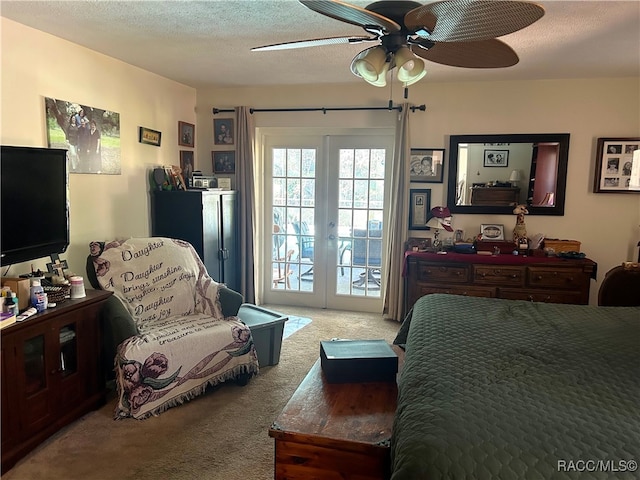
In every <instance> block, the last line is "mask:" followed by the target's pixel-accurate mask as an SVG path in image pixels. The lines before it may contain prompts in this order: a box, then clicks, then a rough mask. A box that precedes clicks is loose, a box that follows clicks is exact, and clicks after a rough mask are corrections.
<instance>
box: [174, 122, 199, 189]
mask: <svg viewBox="0 0 640 480" xmlns="http://www.w3.org/2000/svg"><path fill="white" fill-rule="evenodd" d="M195 142H196V126H195V125H194V124H193V123H188V122H182V121H179V122H178V145H180V146H181V147H188V148H194V147H195ZM195 163H196V162H195V152H194V151H193V150H180V172H181V174H182V178H184V181H185V183H186V185H187V188H191V187H193V172H195Z"/></svg>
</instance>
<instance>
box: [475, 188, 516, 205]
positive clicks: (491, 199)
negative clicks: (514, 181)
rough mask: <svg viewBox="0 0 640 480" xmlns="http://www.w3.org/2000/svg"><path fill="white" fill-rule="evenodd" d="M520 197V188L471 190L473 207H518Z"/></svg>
mask: <svg viewBox="0 0 640 480" xmlns="http://www.w3.org/2000/svg"><path fill="white" fill-rule="evenodd" d="M519 197H520V188H518V187H473V188H471V205H491V206H494V205H507V206H509V205H517V204H518V203H519V201H518V198H519Z"/></svg>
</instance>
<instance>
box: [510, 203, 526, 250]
mask: <svg viewBox="0 0 640 480" xmlns="http://www.w3.org/2000/svg"><path fill="white" fill-rule="evenodd" d="M528 213H529V210H527V206H526V205H517V206H516V208H514V209H513V214H514V215H517V217H516V226H515V227H514V228H513V242H514V243H515V244H516V247H517V248H518V251H524V252H526V251H527V250H528V248H529V239H528V238H527V225H526V224H525V223H524V216H525V215H526V214H528Z"/></svg>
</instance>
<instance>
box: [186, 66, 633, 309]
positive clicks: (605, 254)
mask: <svg viewBox="0 0 640 480" xmlns="http://www.w3.org/2000/svg"><path fill="white" fill-rule="evenodd" d="M345 68H346V67H345ZM394 90H395V95H394V102H395V103H402V102H403V98H402V91H401V89H400V88H398V87H397V86H396V87H395V88H394ZM388 99H389V89H388V88H375V87H371V86H369V85H367V84H365V83H364V82H363V83H361V84H353V85H346V86H345V85H326V86H297V87H290V86H287V87H279V88H276V87H274V88H262V89H258V88H233V89H210V90H198V99H197V107H196V109H197V112H198V119H197V121H198V127H197V128H198V135H199V138H200V141H199V142H198V151H197V156H198V157H199V158H210V156H211V150H212V149H214V148H215V147H212V146H213V138H212V135H213V134H212V129H211V124H212V120H213V118H218V117H217V116H214V115H213V114H212V108H213V107H216V108H232V107H233V106H235V105H246V106H250V107H254V108H283V107H334V106H384V105H387V103H388ZM409 101H410V102H411V103H413V104H415V105H420V104H423V103H424V104H426V107H427V110H426V112H416V113H413V114H411V120H410V121H411V145H412V146H414V147H423V148H446V149H447V150H448V147H449V145H448V141H449V135H454V134H481V133H565V132H567V133H570V134H571V143H570V148H569V166H568V181H567V200H566V207H565V215H564V216H562V217H551V216H529V217H527V219H526V223H527V230H528V232H530V233H531V234H535V233H538V232H542V233H544V234H545V235H547V236H549V237H554V238H566V239H575V240H579V241H581V242H582V251H583V252H585V253H586V254H587V255H588V256H589V257H590V258H592V259H593V260H595V261H596V262H597V263H598V281H600V280H601V279H602V277H603V275H604V273H606V271H607V270H609V269H610V268H612V267H613V266H615V265H617V264H619V263H620V262H622V261H624V260H635V259H636V258H637V255H638V248H637V246H636V245H637V243H638V241H640V228H639V227H640V195H638V194H595V193H592V184H593V171H594V168H595V166H594V165H595V150H596V140H597V138H598V137H637V136H640V79H638V78H628V79H608V78H603V79H596V80H549V81H527V82H476V83H446V84H445V83H431V82H429V77H428V74H427V77H426V78H425V79H423V80H422V81H421V82H419V83H417V84H415V85H412V86H411V87H410V91H409ZM222 115H223V114H220V115H219V116H222ZM227 115H228V114H227ZM255 122H256V125H257V126H258V127H272V126H279V127H327V126H331V127H353V126H358V127H379V126H391V125H393V122H394V114H393V113H388V112H328V113H327V114H323V113H321V112H291V113H256V114H255ZM448 153H449V152H448V151H447V154H448ZM209 163H210V162H209ZM207 167H208V168H209V170H208V171H209V172H210V171H211V170H210V168H211V167H210V166H209V165H207V164H203V165H201V168H203V169H205V170H206V168H207ZM447 170H448V161H447V164H446V165H445V172H446V171H447ZM446 182H447V175H446V174H445V180H444V183H443V184H429V185H428V186H427V187H428V188H431V190H432V205H434V206H435V205H444V204H445V202H446ZM421 186H422V187H424V184H422V185H421ZM453 222H454V226H455V228H460V229H462V230H464V232H465V236H472V235H474V234H475V233H477V232H478V231H479V227H480V224H481V223H501V224H504V225H505V230H506V232H507V234H509V233H510V231H511V230H512V229H513V226H514V224H515V216H512V215H456V216H455V217H454V220H453ZM421 235H423V234H422V233H421V232H411V236H421ZM598 286H599V283H595V282H594V283H593V284H592V289H591V303H595V299H596V294H597V288H598Z"/></svg>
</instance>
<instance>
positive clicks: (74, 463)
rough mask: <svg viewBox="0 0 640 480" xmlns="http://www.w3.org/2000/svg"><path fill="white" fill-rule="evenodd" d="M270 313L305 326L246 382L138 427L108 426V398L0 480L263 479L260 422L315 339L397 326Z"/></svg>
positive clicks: (269, 462)
mask: <svg viewBox="0 0 640 480" xmlns="http://www.w3.org/2000/svg"><path fill="white" fill-rule="evenodd" d="M271 308H273V309H274V310H277V311H279V312H283V313H286V314H289V315H295V316H297V317H303V318H307V319H310V320H311V321H310V322H309V323H307V322H300V323H305V324H304V325H302V326H301V327H300V328H299V329H297V330H295V331H293V332H292V333H291V334H290V336H289V337H288V338H286V339H284V340H283V343H282V350H281V356H280V363H279V364H278V365H275V366H270V367H264V368H262V369H261V371H260V375H258V376H257V377H255V378H253V379H252V380H251V381H250V382H249V384H248V385H247V386H245V387H239V386H237V385H235V384H233V383H230V384H226V385H223V386H220V387H217V388H215V389H211V391H209V392H208V393H207V394H205V395H203V396H200V397H198V398H196V399H194V400H192V401H191V402H188V403H185V404H184V405H181V406H179V407H175V408H172V409H170V410H168V411H166V412H165V413H163V414H161V415H160V416H158V417H153V418H150V419H147V420H142V421H139V420H133V419H127V420H119V421H115V420H113V419H112V415H113V409H114V405H115V399H114V396H113V393H112V394H111V395H110V396H109V398H108V401H107V404H106V405H105V406H104V407H102V408H101V409H99V410H97V411H95V412H91V413H89V414H87V415H85V416H84V417H83V418H81V419H79V420H78V421H76V422H75V423H73V424H71V425H69V426H68V427H66V428H65V429H63V430H61V431H60V432H58V433H57V434H55V435H54V436H53V437H51V438H50V439H49V440H47V441H46V442H45V443H43V444H42V445H40V446H39V447H38V448H37V449H36V450H34V451H33V452H31V454H29V455H28V456H27V457H25V458H24V459H22V460H21V461H20V462H19V463H18V464H17V465H16V466H15V467H14V468H13V469H12V470H10V471H9V472H7V473H4V472H3V475H2V478H3V480H5V479H6V480H76V479H77V480H94V479H95V480H111V479H114V480H115V479H118V480H120V479H122V480H124V479H131V480H134V479H135V480H146V479H154V480H156V479H163V480H200V479H212V480H218V479H219V480H245V479H246V480H269V479H272V478H273V439H271V438H270V437H269V435H268V430H269V426H270V425H271V423H272V422H273V420H274V419H275V418H276V417H277V415H278V414H279V413H280V411H281V410H282V408H283V407H284V405H285V404H286V402H287V401H288V400H289V398H290V397H291V395H292V394H293V392H294V391H295V389H296V388H297V386H298V385H299V384H300V382H301V381H302V379H303V378H304V376H305V375H306V373H307V372H308V371H309V369H310V368H311V366H312V365H313V364H314V362H315V361H316V360H317V359H318V354H319V342H320V340H328V339H331V338H363V339H366V338H369V339H374V338H383V339H386V340H388V341H389V342H391V341H392V340H393V338H394V337H395V334H396V332H397V330H398V328H399V324H398V323H395V322H392V321H385V320H383V319H382V318H381V316H380V315H378V314H367V313H354V312H342V311H335V310H316V309H309V308H299V307H284V306H273V305H272V306H271ZM292 326H293V323H292ZM292 328H293V327H290V329H292Z"/></svg>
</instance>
